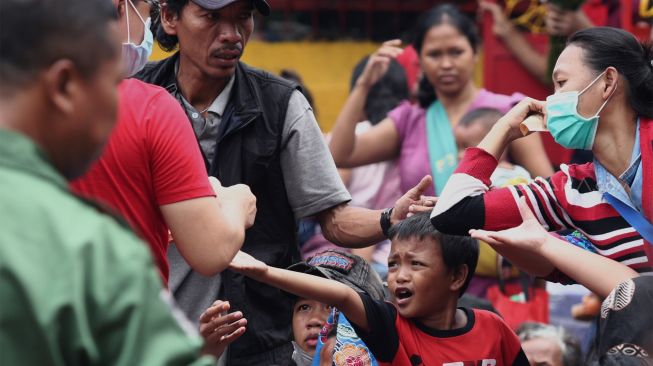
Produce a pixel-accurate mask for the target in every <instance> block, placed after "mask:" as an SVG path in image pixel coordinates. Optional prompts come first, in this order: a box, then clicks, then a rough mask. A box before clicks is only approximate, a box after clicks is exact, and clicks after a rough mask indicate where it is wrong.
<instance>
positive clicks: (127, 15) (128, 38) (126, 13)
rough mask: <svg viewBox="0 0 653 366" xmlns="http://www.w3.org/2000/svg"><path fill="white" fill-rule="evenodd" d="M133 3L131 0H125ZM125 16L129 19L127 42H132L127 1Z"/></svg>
mask: <svg viewBox="0 0 653 366" xmlns="http://www.w3.org/2000/svg"><path fill="white" fill-rule="evenodd" d="M125 1H128V2H129V3H131V1H130V0H125ZM125 18H126V19H127V43H132V39H131V32H130V31H129V5H127V4H126V3H125Z"/></svg>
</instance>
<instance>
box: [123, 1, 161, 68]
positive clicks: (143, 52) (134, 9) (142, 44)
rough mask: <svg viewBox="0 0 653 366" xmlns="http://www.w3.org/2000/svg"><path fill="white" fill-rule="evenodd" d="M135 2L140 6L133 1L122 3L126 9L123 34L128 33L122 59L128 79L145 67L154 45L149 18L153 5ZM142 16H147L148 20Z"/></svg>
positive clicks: (145, 2)
mask: <svg viewBox="0 0 653 366" xmlns="http://www.w3.org/2000/svg"><path fill="white" fill-rule="evenodd" d="M135 1H136V3H137V4H138V6H136V5H135V4H134V1H132V0H125V1H124V3H122V4H124V7H123V8H122V9H124V16H123V19H124V22H125V26H124V27H123V32H124V31H126V33H127V34H126V38H123V40H124V41H123V44H122V59H123V64H124V65H125V75H126V76H127V77H131V76H133V75H135V74H136V73H138V72H139V71H141V69H143V67H145V64H146V63H147V60H148V59H149V57H150V55H151V54H152V47H153V45H154V36H153V34H152V31H151V30H150V25H151V18H150V17H149V13H150V8H151V6H152V5H151V3H150V2H149V1H139V0H135ZM122 4H121V5H122ZM122 9H121V10H122ZM142 14H146V15H147V17H146V19H144V17H143V15H142ZM141 29H142V31H141ZM123 37H125V35H123Z"/></svg>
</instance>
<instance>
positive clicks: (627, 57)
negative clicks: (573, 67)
mask: <svg viewBox="0 0 653 366" xmlns="http://www.w3.org/2000/svg"><path fill="white" fill-rule="evenodd" d="M567 45H574V46H578V47H580V48H582V49H583V60H584V63H585V64H587V65H588V66H589V67H590V68H591V69H592V70H593V71H595V72H597V73H599V72H603V71H604V70H605V69H607V68H608V67H610V66H612V67H614V68H615V69H617V71H618V72H619V74H621V75H622V76H623V77H624V78H625V79H626V80H627V81H628V93H627V94H626V95H627V97H628V100H629V101H630V105H631V107H632V108H633V109H634V110H635V112H637V114H638V115H640V116H643V117H647V118H653V66H652V65H651V60H652V59H653V49H652V47H651V44H645V45H643V44H641V43H640V42H639V41H638V40H637V38H635V36H633V35H632V34H630V33H628V32H626V31H624V30H622V29H617V28H610V27H594V28H588V29H584V30H581V31H578V32H576V33H574V34H573V35H572V36H571V37H570V38H569V40H568V41H567Z"/></svg>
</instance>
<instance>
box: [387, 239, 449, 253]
mask: <svg viewBox="0 0 653 366" xmlns="http://www.w3.org/2000/svg"><path fill="white" fill-rule="evenodd" d="M437 247H439V245H438V243H436V241H435V240H434V239H433V238H431V237H425V238H422V239H419V238H418V237H416V236H413V237H409V238H405V239H398V238H395V239H393V240H392V243H391V246H390V255H391V256H392V255H398V254H399V253H402V254H405V255H408V256H423V255H424V253H428V252H433V251H437Z"/></svg>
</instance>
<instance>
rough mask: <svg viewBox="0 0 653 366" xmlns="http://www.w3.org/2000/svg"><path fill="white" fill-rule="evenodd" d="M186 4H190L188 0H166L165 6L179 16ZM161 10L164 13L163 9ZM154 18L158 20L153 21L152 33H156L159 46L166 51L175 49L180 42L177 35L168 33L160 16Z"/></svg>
mask: <svg viewBox="0 0 653 366" xmlns="http://www.w3.org/2000/svg"><path fill="white" fill-rule="evenodd" d="M186 4H188V0H166V2H165V7H166V8H167V9H168V10H169V11H171V12H173V13H175V14H177V16H179V15H181V10H182V9H183V8H184V6H186ZM161 12H162V13H163V10H162V11H161ZM152 19H156V21H153V22H152V33H154V36H155V37H156V40H157V41H158V42H159V47H161V49H163V50H164V51H166V52H171V51H174V49H175V48H177V44H178V43H179V39H178V38H177V36H173V35H170V34H167V33H166V31H165V30H164V29H163V26H161V17H160V16H159V17H156V18H152Z"/></svg>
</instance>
